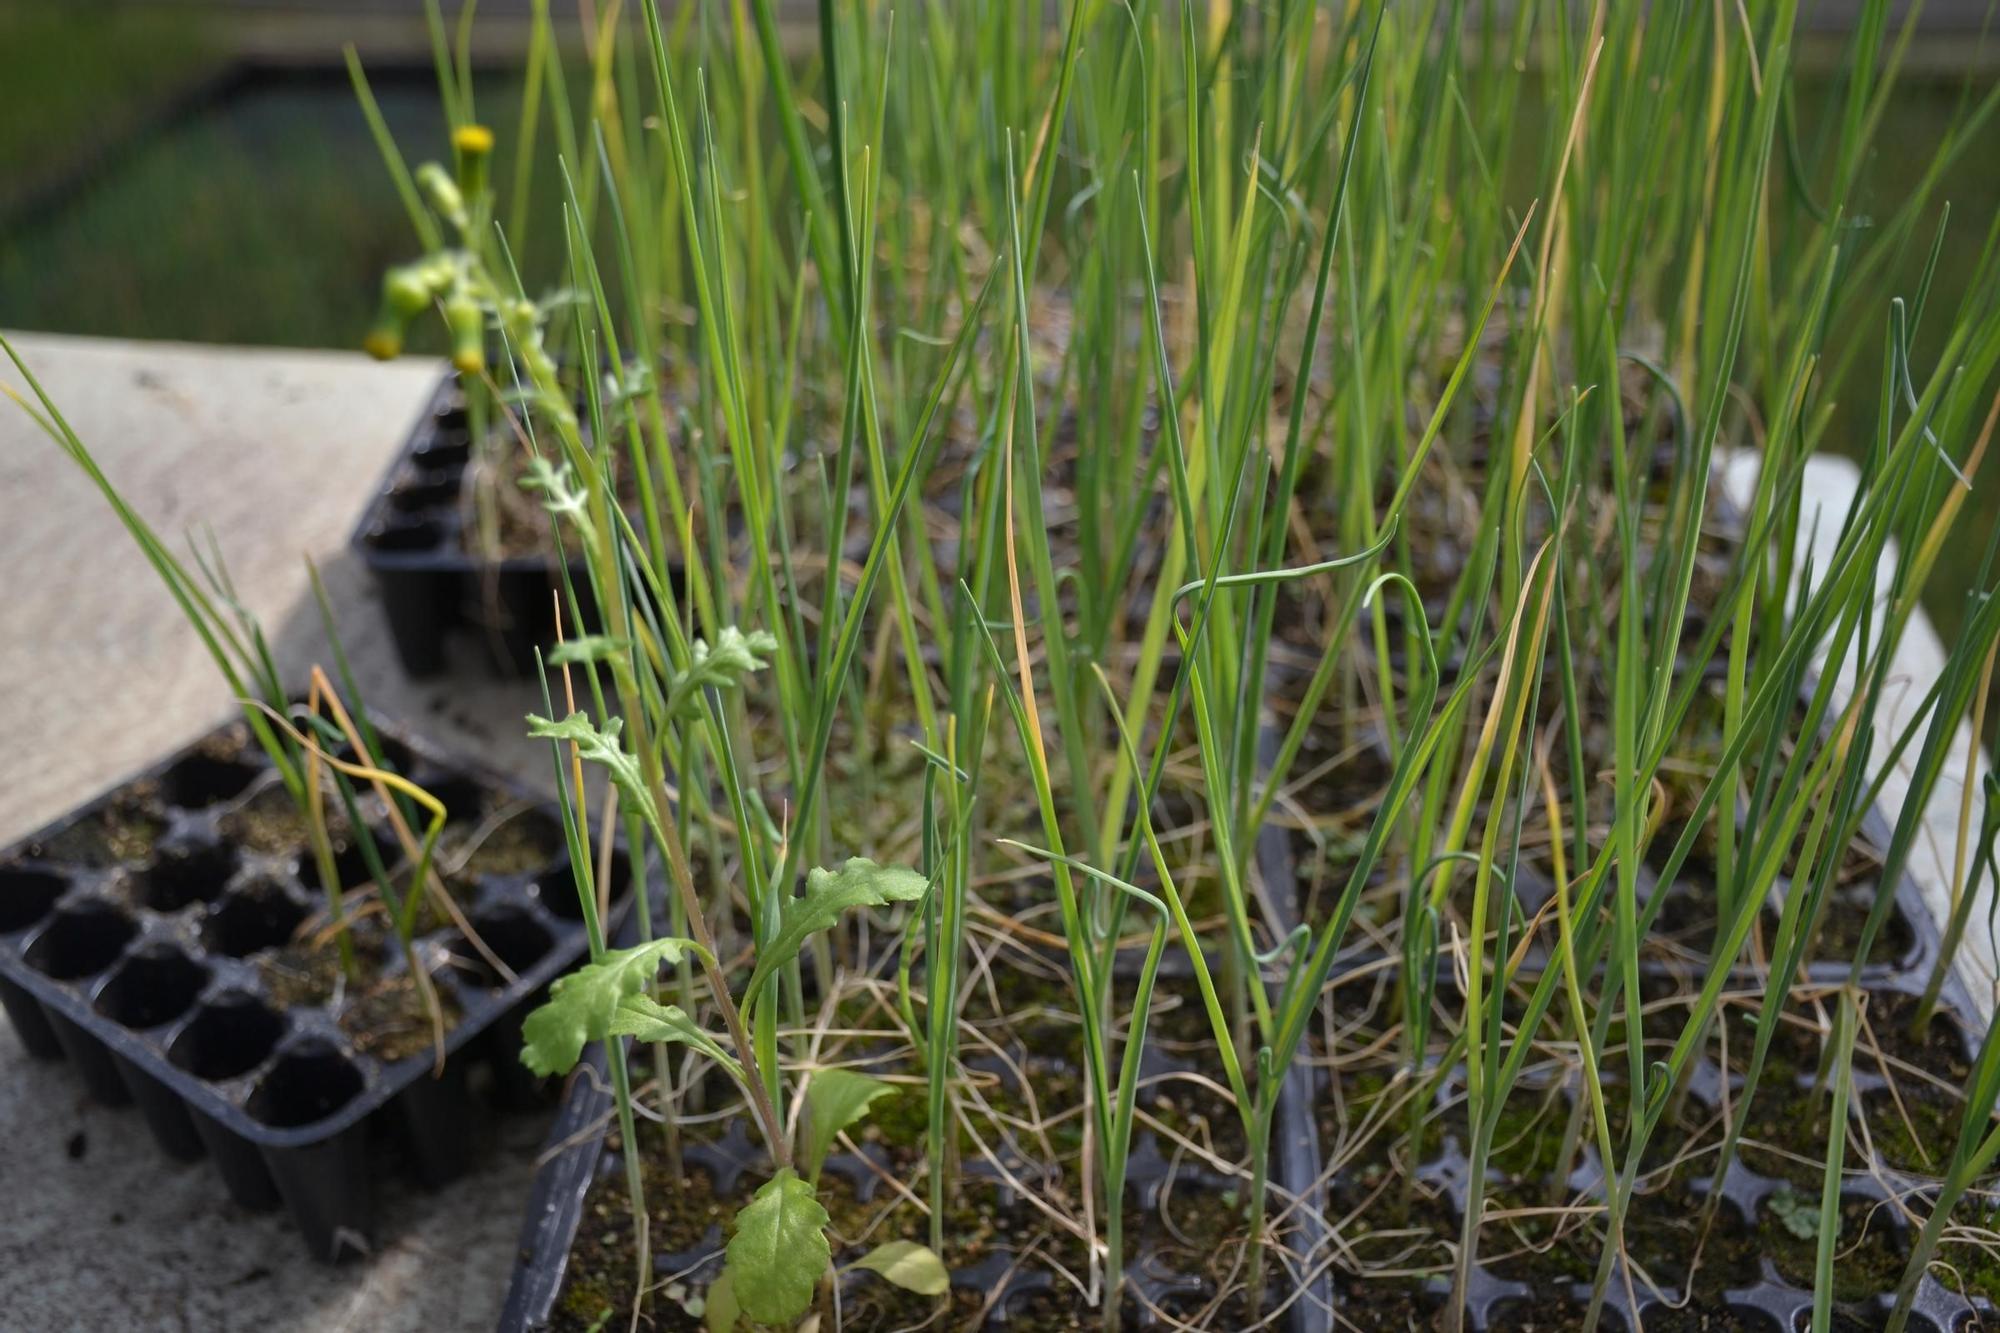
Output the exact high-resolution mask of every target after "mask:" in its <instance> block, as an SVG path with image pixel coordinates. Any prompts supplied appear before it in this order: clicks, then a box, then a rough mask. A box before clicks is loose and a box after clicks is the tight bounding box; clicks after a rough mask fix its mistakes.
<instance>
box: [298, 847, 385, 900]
mask: <svg viewBox="0 0 2000 1333" xmlns="http://www.w3.org/2000/svg"><path fill="white" fill-rule="evenodd" d="M362 836H363V837H374V835H373V834H363V835H362ZM375 851H376V854H377V855H378V856H380V857H381V858H382V868H383V869H384V870H388V871H392V872H393V871H394V870H395V868H396V865H397V863H398V862H400V861H401V860H402V853H401V852H399V851H398V850H397V848H396V846H395V844H394V843H391V842H387V841H385V840H383V839H381V838H376V839H375ZM294 868H295V870H296V873H297V874H298V877H299V883H301V884H303V885H305V886H306V888H307V890H308V891H312V892H317V891H318V890H319V889H320V888H321V887H322V885H321V882H320V876H319V858H318V857H317V856H314V855H313V854H312V852H310V851H306V852H302V853H300V854H299V859H298V861H297V862H296V863H295V867H294ZM333 870H334V873H335V874H337V875H339V876H340V887H341V888H343V889H351V888H353V887H354V886H356V885H357V884H371V883H373V882H374V880H375V876H374V873H373V872H372V871H370V870H369V869H368V854H367V853H366V852H364V851H362V850H361V843H360V841H359V840H358V839H356V838H354V837H353V836H352V835H349V837H348V839H347V841H346V842H345V843H335V844H334V848H333ZM398 887H399V888H400V887H401V886H400V885H399V886H398Z"/></svg>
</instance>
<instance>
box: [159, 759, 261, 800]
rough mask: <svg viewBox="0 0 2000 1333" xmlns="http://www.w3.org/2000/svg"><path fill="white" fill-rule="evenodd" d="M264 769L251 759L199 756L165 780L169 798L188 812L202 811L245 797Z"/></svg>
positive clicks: (185, 761) (173, 770) (179, 765)
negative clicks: (246, 791) (247, 789)
mask: <svg viewBox="0 0 2000 1333" xmlns="http://www.w3.org/2000/svg"><path fill="white" fill-rule="evenodd" d="M262 771H263V769H262V768H261V767H260V766H259V765H257V764H254V763H252V762H250V761H249V760H247V759H226V758H222V757H219V756H216V755H211V754H201V753H195V754H191V755H189V756H188V757H187V758H185V759H183V760H181V761H180V762H179V763H177V764H175V765H174V766H173V767H172V768H170V769H168V770H167V771H166V773H165V775H164V776H163V777H162V778H161V785H162V789H163V790H164V792H165V795H166V798H167V800H168V801H169V802H171V803H172V804H174V805H178V806H180V807H182V808H183V809H187V810H202V809H206V808H207V807H209V806H211V805H217V804H220V803H221V802H223V801H227V800H229V799H230V798H231V797H235V796H240V795H242V794H243V789H244V788H245V787H248V786H249V785H250V784H251V782H252V781H254V780H255V779H256V777H257V775H258V774H259V773H261V772H262Z"/></svg>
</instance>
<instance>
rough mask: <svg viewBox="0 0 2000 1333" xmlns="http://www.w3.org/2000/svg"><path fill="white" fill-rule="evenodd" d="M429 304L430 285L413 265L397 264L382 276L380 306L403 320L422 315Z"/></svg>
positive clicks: (421, 272) (421, 270)
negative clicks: (390, 310)
mask: <svg viewBox="0 0 2000 1333" xmlns="http://www.w3.org/2000/svg"><path fill="white" fill-rule="evenodd" d="M430 303H431V283H430V281H429V279H428V277H427V276H426V274H425V273H424V270H423V269H422V268H421V267H419V266H418V265H415V264H398V265H397V266H396V267H395V268H392V269H390V270H389V271H388V272H387V273H384V274H383V275H382V304H383V305H385V306H388V307H390V308H392V309H394V310H395V311H396V312H397V313H398V314H400V315H402V316H403V317H404V318H406V319H407V318H408V317H410V316H412V315H416V314H420V313H422V311H423V309H424V307H426V306H428V305H429V304H430Z"/></svg>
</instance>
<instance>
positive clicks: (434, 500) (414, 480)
mask: <svg viewBox="0 0 2000 1333" xmlns="http://www.w3.org/2000/svg"><path fill="white" fill-rule="evenodd" d="M458 486H459V474H458V473H456V472H452V471H449V470H439V471H435V472H419V473H416V474H415V475H413V476H409V477H405V478H403V480H401V481H399V482H397V483H396V485H395V488H394V489H393V490H391V491H390V492H389V506H390V508H392V509H394V510H395V511H396V512H397V513H399V514H420V513H422V512H423V511H424V510H426V509H440V508H443V507H444V506H445V505H448V504H451V503H453V502H455V501H456V500H457V499H458Z"/></svg>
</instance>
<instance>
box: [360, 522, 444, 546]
mask: <svg viewBox="0 0 2000 1333" xmlns="http://www.w3.org/2000/svg"><path fill="white" fill-rule="evenodd" d="M367 542H368V544H369V545H370V546H372V547H374V548H375V549H376V550H378V551H430V550H434V549H436V548H437V547H439V546H442V545H443V544H444V525H443V524H442V523H439V522H438V521H437V520H436V519H433V518H425V517H422V516H420V515H414V514H406V515H402V516H399V517H397V518H393V519H389V520H386V521H384V522H382V523H378V524H376V526H375V527H374V529H373V530H372V531H370V532H369V534H368V537H367Z"/></svg>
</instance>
